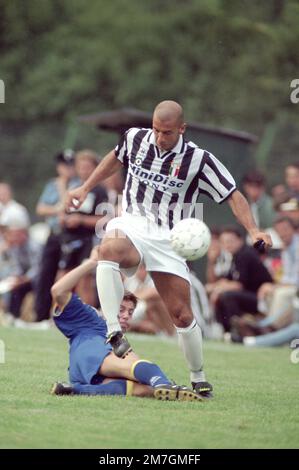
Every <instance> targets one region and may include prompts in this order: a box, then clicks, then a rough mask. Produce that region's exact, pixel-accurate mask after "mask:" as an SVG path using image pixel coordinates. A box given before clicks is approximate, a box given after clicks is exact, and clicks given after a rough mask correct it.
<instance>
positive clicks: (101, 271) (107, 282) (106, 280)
mask: <svg viewBox="0 0 299 470" xmlns="http://www.w3.org/2000/svg"><path fill="white" fill-rule="evenodd" d="M97 290H98V295H99V299H100V304H101V309H102V311H103V314H104V317H105V319H106V321H107V329H108V334H109V333H111V332H112V331H121V326H120V324H119V321H118V318H117V317H118V315H119V308H120V304H121V302H122V299H123V296H124V285H123V282H122V279H121V275H120V272H119V264H118V263H114V262H113V261H99V262H98V266H97Z"/></svg>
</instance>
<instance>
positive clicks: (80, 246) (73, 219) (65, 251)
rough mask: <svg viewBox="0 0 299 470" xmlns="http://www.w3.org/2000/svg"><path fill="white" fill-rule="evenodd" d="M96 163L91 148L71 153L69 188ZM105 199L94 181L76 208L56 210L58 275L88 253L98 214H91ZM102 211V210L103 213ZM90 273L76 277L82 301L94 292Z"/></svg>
mask: <svg viewBox="0 0 299 470" xmlns="http://www.w3.org/2000/svg"><path fill="white" fill-rule="evenodd" d="M97 165H98V156H97V154H96V153H95V152H93V151H92V150H82V151H80V152H77V153H76V156H75V171H76V175H77V179H76V180H75V181H71V182H70V185H69V188H75V187H77V186H80V185H81V184H82V183H83V182H84V181H86V180H87V179H88V178H89V176H90V175H91V173H92V172H93V171H94V169H95V168H96V166H97ZM107 202H108V195H107V191H106V189H105V188H104V187H103V186H101V185H97V186H96V187H95V188H94V189H92V191H90V192H89V193H88V194H87V197H86V199H85V201H84V203H83V204H82V205H81V206H80V208H79V209H78V210H76V209H73V210H72V212H71V213H66V212H60V214H59V221H60V224H61V227H62V231H61V256H60V260H59V276H62V275H64V274H65V273H66V272H67V271H69V270H71V269H73V268H75V267H76V266H79V264H81V262H82V261H83V260H84V259H86V258H88V257H89V253H90V252H91V249H92V247H93V242H94V240H95V226H96V224H97V222H99V220H100V219H101V217H102V215H95V211H96V208H97V207H98V206H99V205H100V204H101V203H107ZM103 215H104V214H103ZM93 286H94V282H93V277H92V275H88V276H86V277H83V278H82V279H80V282H79V284H78V286H77V289H76V292H77V293H78V295H79V296H80V297H81V298H82V300H83V301H84V302H85V303H88V304H90V305H95V303H96V295H95V290H94V288H93Z"/></svg>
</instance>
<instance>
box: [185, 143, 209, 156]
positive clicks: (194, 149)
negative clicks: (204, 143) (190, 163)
mask: <svg viewBox="0 0 299 470" xmlns="http://www.w3.org/2000/svg"><path fill="white" fill-rule="evenodd" d="M185 143H186V146H185V153H188V152H191V153H193V154H194V155H195V156H197V157H199V158H203V157H209V156H211V157H214V155H213V154H212V153H211V152H210V151H209V150H206V149H203V148H201V147H200V146H199V145H198V144H196V143H195V142H192V140H189V141H186V142H185Z"/></svg>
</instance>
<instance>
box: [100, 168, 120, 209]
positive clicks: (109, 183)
mask: <svg viewBox="0 0 299 470" xmlns="http://www.w3.org/2000/svg"><path fill="white" fill-rule="evenodd" d="M103 186H104V187H105V188H106V191H107V193H108V202H109V203H110V204H112V205H113V206H118V205H120V198H121V194H122V192H123V189H124V176H123V173H122V171H117V172H116V173H114V174H113V175H112V176H110V177H109V178H106V179H105V180H104V181H103ZM115 215H117V214H115Z"/></svg>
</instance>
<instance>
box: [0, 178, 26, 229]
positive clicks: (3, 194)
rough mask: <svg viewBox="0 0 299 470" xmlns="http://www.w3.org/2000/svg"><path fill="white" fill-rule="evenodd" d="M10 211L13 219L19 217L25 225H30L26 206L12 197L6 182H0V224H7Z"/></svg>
mask: <svg viewBox="0 0 299 470" xmlns="http://www.w3.org/2000/svg"><path fill="white" fill-rule="evenodd" d="M11 212H12V213H13V217H14V218H15V220H16V219H17V218H20V220H21V221H22V222H24V223H25V224H26V225H27V226H29V225H30V217H29V214H28V211H27V209H26V207H24V206H22V204H19V203H18V202H17V201H15V200H14V199H13V194H12V189H11V186H10V185H9V184H8V183H5V182H0V225H7V221H8V220H9V217H10V213H11Z"/></svg>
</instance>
